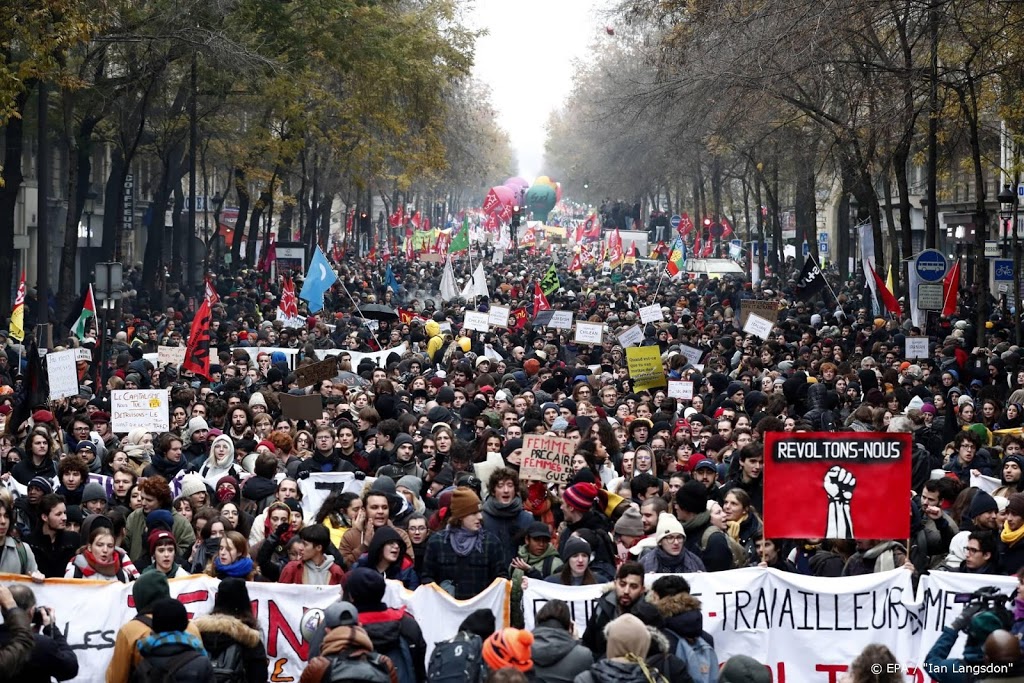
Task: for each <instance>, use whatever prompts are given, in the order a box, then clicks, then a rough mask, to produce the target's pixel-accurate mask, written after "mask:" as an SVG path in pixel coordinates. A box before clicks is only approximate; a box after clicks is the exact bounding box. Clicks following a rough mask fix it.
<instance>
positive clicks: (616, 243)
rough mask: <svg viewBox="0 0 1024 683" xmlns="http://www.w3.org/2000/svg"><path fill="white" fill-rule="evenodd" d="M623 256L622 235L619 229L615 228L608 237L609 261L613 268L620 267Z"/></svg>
mask: <svg viewBox="0 0 1024 683" xmlns="http://www.w3.org/2000/svg"><path fill="white" fill-rule="evenodd" d="M622 258H623V254H622V236H621V235H620V234H619V229H618V228H615V230H614V231H612V234H611V236H610V237H609V238H608V261H609V263H610V264H611V267H612V268H618V267H619V266H621V265H622Z"/></svg>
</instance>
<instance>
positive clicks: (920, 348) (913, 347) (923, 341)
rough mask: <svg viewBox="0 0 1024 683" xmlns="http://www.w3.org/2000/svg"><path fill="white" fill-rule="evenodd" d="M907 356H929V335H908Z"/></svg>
mask: <svg viewBox="0 0 1024 683" xmlns="http://www.w3.org/2000/svg"><path fill="white" fill-rule="evenodd" d="M906 344H907V358H927V357H928V355H929V354H928V337H907V339H906Z"/></svg>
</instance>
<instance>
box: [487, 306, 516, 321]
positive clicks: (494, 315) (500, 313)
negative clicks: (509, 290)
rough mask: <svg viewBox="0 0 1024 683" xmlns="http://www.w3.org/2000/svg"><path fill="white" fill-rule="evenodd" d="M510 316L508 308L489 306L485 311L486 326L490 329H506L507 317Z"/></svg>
mask: <svg viewBox="0 0 1024 683" xmlns="http://www.w3.org/2000/svg"><path fill="white" fill-rule="evenodd" d="M510 315H512V309H511V308H509V307H508V306H498V305H496V304H491V307H490V308H489V309H487V324H488V325H491V326H492V327H508V317H509V316H510Z"/></svg>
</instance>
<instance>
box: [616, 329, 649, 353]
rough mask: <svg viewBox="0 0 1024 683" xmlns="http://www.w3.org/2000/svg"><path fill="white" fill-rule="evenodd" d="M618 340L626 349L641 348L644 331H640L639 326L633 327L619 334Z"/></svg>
mask: <svg viewBox="0 0 1024 683" xmlns="http://www.w3.org/2000/svg"><path fill="white" fill-rule="evenodd" d="M616 338H617V339H618V340H619V345H620V346H622V348H624V349H626V348H629V347H630V346H639V345H640V344H642V343H643V341H644V331H643V330H642V329H640V326H639V325H633V326H632V327H628V328H626V329H625V330H623V331H622V332H619V334H618V335H617V336H616Z"/></svg>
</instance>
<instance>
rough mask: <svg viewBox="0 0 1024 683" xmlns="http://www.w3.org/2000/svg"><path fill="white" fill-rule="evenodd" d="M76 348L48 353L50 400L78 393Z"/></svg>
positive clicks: (47, 370)
mask: <svg viewBox="0 0 1024 683" xmlns="http://www.w3.org/2000/svg"><path fill="white" fill-rule="evenodd" d="M75 363H76V361H75V350H74V349H68V350H67V351H51V352H50V353H48V354H46V372H47V375H48V376H49V378H50V400H51V401H56V400H57V399H59V398H65V397H67V396H74V395H76V394H77V393H78V366H77V365H75Z"/></svg>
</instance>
